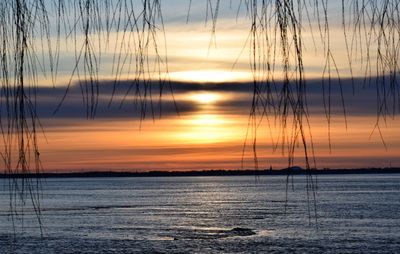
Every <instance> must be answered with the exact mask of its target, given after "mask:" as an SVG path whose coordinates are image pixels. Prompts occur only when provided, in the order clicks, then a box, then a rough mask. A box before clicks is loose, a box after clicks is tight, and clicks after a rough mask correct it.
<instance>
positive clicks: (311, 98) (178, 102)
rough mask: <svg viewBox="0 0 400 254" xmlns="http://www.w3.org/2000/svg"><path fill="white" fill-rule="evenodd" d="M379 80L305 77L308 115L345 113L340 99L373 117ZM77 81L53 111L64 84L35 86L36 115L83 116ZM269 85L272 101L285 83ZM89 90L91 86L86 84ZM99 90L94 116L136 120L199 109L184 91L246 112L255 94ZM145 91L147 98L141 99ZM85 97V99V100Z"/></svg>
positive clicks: (216, 87) (238, 90)
mask: <svg viewBox="0 0 400 254" xmlns="http://www.w3.org/2000/svg"><path fill="white" fill-rule="evenodd" d="M383 80H384V79H381V78H379V79H376V78H371V79H370V80H369V81H367V82H366V81H365V80H364V79H362V78H359V79H354V80H351V79H342V80H338V79H332V80H331V83H330V84H329V83H328V82H327V81H325V82H324V84H323V83H322V81H321V80H317V79H315V80H308V81H307V82H306V95H307V96H306V97H307V105H308V110H309V113H310V114H311V117H312V116H313V115H315V114H325V113H326V112H329V107H330V113H331V115H343V112H344V109H343V103H344V106H345V111H346V114H348V116H358V115H363V116H368V115H370V116H373V115H376V112H377V108H378V103H383V102H382V101H381V102H379V101H378V99H377V88H378V89H381V88H382V86H386V88H387V89H388V86H389V84H384V83H383V82H382V81H383ZM386 81H387V79H386ZM81 85H82V86H81ZM81 85H80V84H78V83H76V84H73V85H72V86H71V87H70V88H69V90H68V92H67V95H66V98H65V100H64V101H63V103H62V106H61V107H60V109H59V110H58V112H57V113H54V111H55V109H56V108H57V105H58V104H59V103H60V102H61V101H62V98H63V96H64V94H65V93H66V90H67V88H66V87H55V88H49V87H39V88H38V91H37V99H36V103H37V113H38V115H39V117H41V118H54V119H60V118H86V103H85V100H86V99H88V98H89V99H90V96H91V94H85V93H86V90H85V89H86V87H85V86H84V84H83V83H81ZM114 85H115V87H114ZM270 86H271V89H272V91H274V92H273V94H272V95H273V97H274V98H275V99H276V98H277V96H276V95H277V94H279V92H280V91H281V89H282V87H283V84H282V82H279V81H277V82H275V83H273V84H270ZM88 88H89V89H90V85H89V87H88ZM98 88H99V90H98V97H97V98H98V104H97V112H96V118H129V119H137V118H139V117H140V113H141V112H142V111H143V112H144V113H145V115H146V117H148V118H152V117H155V118H158V117H159V116H160V115H161V116H162V117H168V116H170V115H175V116H176V115H178V114H190V113H193V112H196V111H199V110H200V108H201V105H199V103H198V102H196V101H194V100H192V99H189V97H188V96H187V95H189V94H196V93H202V92H210V93H218V94H220V95H221V97H222V98H223V99H222V100H218V101H216V102H215V105H214V110H215V112H217V111H218V112H225V113H227V114H248V112H249V110H250V106H251V100H252V94H253V84H252V83H218V84H212V83H211V84H209V83H207V84H203V83H185V82H170V83H165V84H162V85H161V86H160V84H158V83H157V82H151V83H148V84H147V87H145V85H144V84H140V85H138V86H137V85H136V84H135V83H134V82H133V81H118V82H117V83H116V84H115V83H114V81H107V80H104V81H100V82H99V84H98ZM290 89H291V90H292V92H293V93H294V94H295V92H296V90H295V89H296V87H295V85H290ZM114 90H115V91H114ZM160 90H161V97H160ZM113 91H114V92H115V93H114V95H112V94H113ZM145 92H146V98H144V93H145ZM86 95H87V96H89V97H88V98H87V97H86ZM228 95H230V96H228ZM264 95H266V94H264ZM224 96H226V98H224ZM112 97H113V99H112ZM124 98H125V99H124ZM173 98H175V100H174V99H173ZM342 98H343V101H342ZM390 98H391V97H390V96H387V101H386V104H379V105H384V106H386V107H387V108H389V109H390V108H391V107H392V106H393V105H392V103H393V102H392V101H390ZM275 102H277V100H276V101H275ZM160 110H161V111H160Z"/></svg>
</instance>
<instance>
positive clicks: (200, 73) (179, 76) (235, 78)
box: [169, 70, 252, 83]
mask: <svg viewBox="0 0 400 254" xmlns="http://www.w3.org/2000/svg"><path fill="white" fill-rule="evenodd" d="M169 76H170V78H171V79H173V80H177V81H186V82H199V83H223V82H239V81H249V80H251V79H252V76H251V74H250V73H247V72H233V71H223V70H197V71H178V72H172V73H170V75H169Z"/></svg>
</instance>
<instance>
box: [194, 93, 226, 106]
mask: <svg viewBox="0 0 400 254" xmlns="http://www.w3.org/2000/svg"><path fill="white" fill-rule="evenodd" d="M220 97H221V95H219V94H217V93H210V92H200V93H195V94H191V95H190V100H192V101H194V102H196V103H198V104H215V103H216V102H217V101H218V100H219V99H220Z"/></svg>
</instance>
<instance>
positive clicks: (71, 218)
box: [0, 174, 400, 254]
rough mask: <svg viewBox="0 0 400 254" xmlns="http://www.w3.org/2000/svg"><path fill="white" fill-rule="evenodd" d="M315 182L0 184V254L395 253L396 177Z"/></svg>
mask: <svg viewBox="0 0 400 254" xmlns="http://www.w3.org/2000/svg"><path fill="white" fill-rule="evenodd" d="M315 177H316V176H314V179H313V180H315V181H314V182H316V186H311V185H310V181H309V179H307V177H306V176H302V175H298V176H293V177H289V178H288V177H287V176H284V175H275V176H254V175H253V176H252V175H250V176H210V177H115V178H107V177H102V178H101V177H99V178H89V177H88V178H49V179H42V180H41V189H40V199H39V202H40V221H41V223H40V224H39V223H38V216H37V215H36V213H35V210H34V209H33V208H32V206H31V201H30V200H29V199H27V200H26V203H25V204H24V205H23V206H21V204H19V205H18V204H17V207H16V209H17V212H16V213H15V210H13V211H14V213H11V211H10V195H9V194H10V193H9V192H10V189H9V185H8V181H7V180H4V179H2V180H0V184H1V186H0V188H1V189H0V253H46V254H50V253H400V174H358V175H357V174H346V175H344V174H343V175H319V176H318V177H317V178H316V179H315ZM28 196H29V195H28ZM11 214H14V215H13V216H11Z"/></svg>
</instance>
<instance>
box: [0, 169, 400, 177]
mask: <svg viewBox="0 0 400 254" xmlns="http://www.w3.org/2000/svg"><path fill="white" fill-rule="evenodd" d="M394 173H400V168H357V169H311V170H304V169H300V168H298V167H294V168H289V169H281V170H269V169H264V170H202V171H148V172H118V171H104V172H102V171H87V172H70V173H39V174H35V173H32V174H4V173H3V174H0V178H23V177H24V178H73V177H181V176H182V177H184V176H244V175H288V174H289V175H305V174H313V175H329V174H394Z"/></svg>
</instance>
